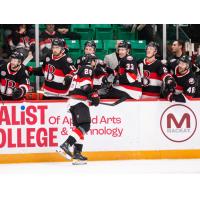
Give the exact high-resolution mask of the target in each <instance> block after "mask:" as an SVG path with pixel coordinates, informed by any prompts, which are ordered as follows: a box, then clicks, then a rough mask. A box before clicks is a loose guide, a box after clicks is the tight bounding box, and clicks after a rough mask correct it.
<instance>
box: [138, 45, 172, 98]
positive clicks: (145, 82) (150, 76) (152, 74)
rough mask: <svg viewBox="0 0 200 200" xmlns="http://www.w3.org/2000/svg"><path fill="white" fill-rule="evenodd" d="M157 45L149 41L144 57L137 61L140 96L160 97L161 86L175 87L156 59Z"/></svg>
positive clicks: (164, 68)
mask: <svg viewBox="0 0 200 200" xmlns="http://www.w3.org/2000/svg"><path fill="white" fill-rule="evenodd" d="M157 51H158V45H157V44H156V43H154V42H150V43H149V44H148V45H147V48H146V58H145V59H144V60H142V61H139V62H138V67H139V70H140V74H141V77H142V98H143V99H145V98H152V99H158V98H160V93H161V86H162V84H163V83H164V84H165V85H170V86H171V87H172V88H173V87H175V80H174V79H173V78H172V76H171V74H169V73H168V70H167V68H166V67H165V66H164V65H163V64H162V63H161V61H160V60H157V59H156V57H155V56H156V54H157Z"/></svg>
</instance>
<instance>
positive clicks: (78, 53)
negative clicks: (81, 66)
mask: <svg viewBox="0 0 200 200" xmlns="http://www.w3.org/2000/svg"><path fill="white" fill-rule="evenodd" d="M69 56H70V57H71V58H72V60H73V62H74V63H75V61H76V60H77V58H78V57H80V56H81V50H80V49H70V50H69Z"/></svg>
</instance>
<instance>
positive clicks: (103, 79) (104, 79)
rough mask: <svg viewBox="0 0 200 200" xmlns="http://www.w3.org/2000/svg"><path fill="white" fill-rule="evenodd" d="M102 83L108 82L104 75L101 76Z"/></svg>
mask: <svg viewBox="0 0 200 200" xmlns="http://www.w3.org/2000/svg"><path fill="white" fill-rule="evenodd" d="M102 83H103V84H105V85H107V84H108V79H107V77H106V76H104V77H103V78H102Z"/></svg>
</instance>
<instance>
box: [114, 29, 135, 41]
mask: <svg viewBox="0 0 200 200" xmlns="http://www.w3.org/2000/svg"><path fill="white" fill-rule="evenodd" d="M116 38H117V39H118V40H135V39H136V33H135V32H134V33H132V32H130V31H129V30H128V29H126V28H118V29H117V33H116Z"/></svg>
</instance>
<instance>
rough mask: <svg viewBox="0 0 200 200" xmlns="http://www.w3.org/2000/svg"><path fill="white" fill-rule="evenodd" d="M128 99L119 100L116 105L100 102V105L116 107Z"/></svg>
mask: <svg viewBox="0 0 200 200" xmlns="http://www.w3.org/2000/svg"><path fill="white" fill-rule="evenodd" d="M127 99H128V98H127V97H122V98H121V99H118V100H117V101H115V102H114V103H105V102H100V103H99V104H101V105H106V106H116V105H118V104H120V103H122V102H124V101H126V100H127Z"/></svg>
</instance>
